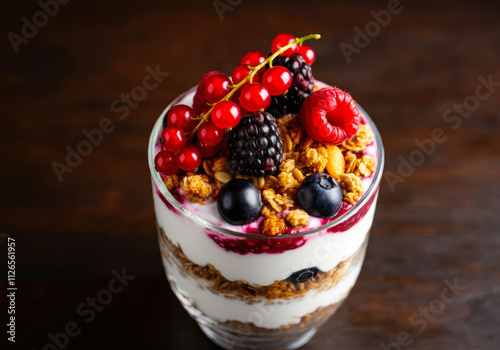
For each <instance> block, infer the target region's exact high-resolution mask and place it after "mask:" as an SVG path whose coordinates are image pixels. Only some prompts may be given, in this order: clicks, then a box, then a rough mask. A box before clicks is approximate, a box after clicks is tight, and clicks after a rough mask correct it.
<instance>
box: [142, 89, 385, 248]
mask: <svg viewBox="0 0 500 350" xmlns="http://www.w3.org/2000/svg"><path fill="white" fill-rule="evenodd" d="M196 88H197V86H194V87H192V88H191V89H189V90H187V91H186V92H184V93H182V94H181V95H179V96H178V97H176V98H175V99H174V100H173V101H172V102H171V103H170V104H169V105H168V106H167V107H166V108H165V109H164V110H163V112H162V113H161V114H160V116H159V117H158V119H157V120H156V122H155V125H154V127H153V130H152V131H151V135H150V137H149V143H148V163H149V172H150V174H151V178H152V179H153V184H154V185H155V186H156V188H157V189H158V190H159V191H160V193H161V195H162V196H163V197H164V198H165V200H167V201H168V202H169V203H170V204H171V205H172V206H173V207H174V208H175V209H176V210H178V211H179V212H180V213H181V214H182V215H183V216H185V217H187V218H188V219H190V220H191V221H193V222H195V223H196V224H198V225H202V226H203V227H205V228H207V229H209V230H212V231H214V232H216V233H222V234H226V235H229V236H233V237H237V238H254V239H289V238H295V237H303V236H308V235H311V234H314V233H318V232H321V231H324V230H327V229H329V228H331V227H333V226H336V225H338V224H340V223H342V222H344V221H345V220H348V219H349V218H351V217H352V216H353V215H355V214H356V213H357V212H358V211H359V209H361V208H362V207H363V206H364V205H365V204H366V203H367V202H368V200H369V199H370V198H371V197H372V195H374V192H375V191H376V190H378V187H379V184H380V180H381V179H382V172H383V168H384V163H385V155H384V146H383V144H382V138H381V136H380V133H379V131H378V129H377V127H376V125H375V123H374V122H373V120H372V119H371V118H370V116H369V115H368V113H366V111H365V110H364V109H363V108H362V107H361V106H360V105H359V104H358V103H357V102H356V106H357V107H358V109H359V111H360V113H361V114H362V115H363V118H364V119H365V120H366V121H367V122H368V124H369V125H370V128H371V130H372V131H373V134H374V136H375V142H376V145H377V153H378V160H377V169H376V170H375V174H374V175H373V181H372V182H371V184H370V186H369V187H368V189H367V190H366V191H365V192H364V193H363V195H362V196H361V198H360V199H359V200H358V201H357V202H356V203H354V205H353V206H352V207H351V208H350V209H349V210H348V211H347V212H346V213H345V214H343V215H341V216H340V217H338V218H336V219H335V220H332V221H330V222H328V223H326V224H324V225H321V226H318V227H316V228H314V229H312V230H309V231H304V232H298V233H293V234H289V235H281V236H265V235H258V234H253V233H245V232H239V231H233V230H231V229H227V228H224V227H220V226H217V225H215V224H214V223H212V222H210V221H208V220H206V219H203V218H201V217H199V216H198V215H196V214H194V213H192V212H191V211H189V210H187V209H186V208H185V207H184V206H183V205H182V204H181V203H179V202H178V201H177V199H175V197H174V196H173V195H172V194H171V193H170V191H169V190H168V189H167V187H166V186H165V183H164V182H163V180H162V178H161V176H160V173H159V172H157V171H156V170H155V165H154V158H155V156H156V154H155V152H156V143H157V140H158V136H159V135H160V133H161V131H162V130H163V118H164V117H165V116H166V114H167V112H168V111H169V110H170V108H172V107H173V106H175V105H176V104H178V103H179V101H180V100H181V99H182V98H184V97H186V96H187V95H189V94H191V93H193V92H194V91H195V90H196ZM374 204H375V203H374Z"/></svg>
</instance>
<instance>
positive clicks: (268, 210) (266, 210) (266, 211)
mask: <svg viewBox="0 0 500 350" xmlns="http://www.w3.org/2000/svg"><path fill="white" fill-rule="evenodd" d="M260 213H261V214H262V215H264V216H265V217H266V218H267V217H268V216H271V215H274V214H276V211H275V210H273V209H271V208H270V207H268V206H267V205H264V206H263V207H262V210H261V211H260Z"/></svg>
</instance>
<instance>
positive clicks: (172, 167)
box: [155, 151, 179, 175]
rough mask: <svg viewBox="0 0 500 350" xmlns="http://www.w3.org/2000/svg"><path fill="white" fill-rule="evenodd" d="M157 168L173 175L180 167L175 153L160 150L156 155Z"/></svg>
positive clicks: (165, 173)
mask: <svg viewBox="0 0 500 350" xmlns="http://www.w3.org/2000/svg"><path fill="white" fill-rule="evenodd" d="M155 169H156V171H157V172H159V173H161V174H163V175H172V174H173V173H175V172H176V171H177V170H178V169H179V167H178V166H177V161H176V160H175V155H174V154H173V153H170V152H168V151H160V152H158V153H157V154H156V156H155Z"/></svg>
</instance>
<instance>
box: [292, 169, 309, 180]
mask: <svg viewBox="0 0 500 350" xmlns="http://www.w3.org/2000/svg"><path fill="white" fill-rule="evenodd" d="M292 175H293V177H294V178H295V179H296V180H297V181H298V182H302V181H304V179H305V178H306V177H305V176H304V174H302V171H300V170H299V169H297V168H294V169H293V170H292Z"/></svg>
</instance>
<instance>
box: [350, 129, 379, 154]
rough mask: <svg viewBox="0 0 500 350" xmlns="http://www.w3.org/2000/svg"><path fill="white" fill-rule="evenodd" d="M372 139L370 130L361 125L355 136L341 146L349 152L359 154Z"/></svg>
mask: <svg viewBox="0 0 500 350" xmlns="http://www.w3.org/2000/svg"><path fill="white" fill-rule="evenodd" d="M373 137H374V136H373V133H372V131H371V130H370V128H369V127H368V126H366V125H363V124H361V125H360V126H359V129H358V132H357V133H356V135H354V136H353V137H351V138H350V139H349V140H347V141H344V142H343V143H342V146H343V147H344V148H345V149H347V150H349V151H353V152H361V151H362V150H364V149H365V148H366V146H368V145H369V144H370V143H371V142H372V141H373Z"/></svg>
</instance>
